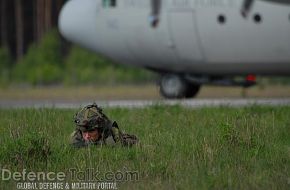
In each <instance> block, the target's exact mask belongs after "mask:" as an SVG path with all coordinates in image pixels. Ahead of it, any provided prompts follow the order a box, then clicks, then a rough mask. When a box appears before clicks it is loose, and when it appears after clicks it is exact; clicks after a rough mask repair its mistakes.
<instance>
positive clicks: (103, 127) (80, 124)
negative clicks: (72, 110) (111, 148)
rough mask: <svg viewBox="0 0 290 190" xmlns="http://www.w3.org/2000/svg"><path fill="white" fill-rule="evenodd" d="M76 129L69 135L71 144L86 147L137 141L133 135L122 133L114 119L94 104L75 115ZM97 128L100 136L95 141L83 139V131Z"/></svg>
mask: <svg viewBox="0 0 290 190" xmlns="http://www.w3.org/2000/svg"><path fill="white" fill-rule="evenodd" d="M75 123H76V130H75V131H74V132H73V133H72V135H71V144H72V146H74V147H76V148H79V147H86V146H88V145H118V144H119V145H123V146H131V145H133V144H136V143H138V139H137V137H136V136H135V135H129V134H124V133H122V132H121V130H120V129H119V127H118V124H117V123H116V122H115V121H114V122H112V121H110V120H109V119H108V117H107V116H106V115H105V114H103V112H102V109H101V108H99V107H98V106H97V105H96V104H93V105H88V106H86V107H84V108H83V109H82V110H81V111H79V112H78V113H77V114H76V115H75ZM96 129H97V130H98V131H99V132H100V133H101V137H100V138H99V139H97V140H96V141H94V142H92V141H85V140H84V139H83V136H82V132H83V131H90V130H96Z"/></svg>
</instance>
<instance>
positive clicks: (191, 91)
mask: <svg viewBox="0 0 290 190" xmlns="http://www.w3.org/2000/svg"><path fill="white" fill-rule="evenodd" d="M199 89H200V85H198V84H188V88H187V92H186V94H185V97H186V98H192V97H194V96H196V94H197V93H198V92H199Z"/></svg>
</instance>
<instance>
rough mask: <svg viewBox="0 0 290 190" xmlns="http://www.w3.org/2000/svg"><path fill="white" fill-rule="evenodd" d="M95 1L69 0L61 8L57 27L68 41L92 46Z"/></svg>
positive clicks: (94, 32)
mask: <svg viewBox="0 0 290 190" xmlns="http://www.w3.org/2000/svg"><path fill="white" fill-rule="evenodd" d="M96 2H97V1H95V0H69V1H68V2H67V3H66V4H65V5H64V6H63V7H62V9H61V12H60V15H59V22H58V28H59V31H60V33H61V35H62V36H63V37H64V38H66V39H67V40H69V41H72V42H74V43H77V44H79V45H82V46H84V47H87V48H94V36H95V35H96V16H97V15H96V14H97V3H96Z"/></svg>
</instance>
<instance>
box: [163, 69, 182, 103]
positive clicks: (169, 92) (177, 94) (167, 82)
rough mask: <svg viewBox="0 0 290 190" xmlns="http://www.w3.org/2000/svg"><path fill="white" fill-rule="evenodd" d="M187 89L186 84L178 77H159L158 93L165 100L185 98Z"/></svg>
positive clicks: (170, 75) (169, 75)
mask: <svg viewBox="0 0 290 190" xmlns="http://www.w3.org/2000/svg"><path fill="white" fill-rule="evenodd" d="M187 89H188V85H187V82H186V81H185V80H184V79H183V78H182V77H180V76H179V75H174V74H167V75H164V76H162V77H161V80H160V93H161V94H162V95H163V96H164V97H165V98H185V97H186V95H187Z"/></svg>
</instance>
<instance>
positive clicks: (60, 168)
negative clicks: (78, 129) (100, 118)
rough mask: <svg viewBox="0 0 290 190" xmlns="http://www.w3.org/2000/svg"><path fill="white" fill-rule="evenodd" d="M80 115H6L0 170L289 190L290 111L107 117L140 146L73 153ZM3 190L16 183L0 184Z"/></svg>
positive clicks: (162, 111)
mask: <svg viewBox="0 0 290 190" xmlns="http://www.w3.org/2000/svg"><path fill="white" fill-rule="evenodd" d="M76 111H77V110H70V109H67V110H66V109H37V110H36V109H19V110H13V109H11V110H0V116H1V117H0V126H1V127H0V143H1V149H0V166H1V169H3V168H4V169H9V170H11V171H19V172H21V171H22V170H23V169H26V170H27V171H35V172H37V171H44V172H66V173H68V171H69V169H70V168H78V169H79V170H80V171H85V170H86V169H87V168H98V171H99V172H100V174H104V173H105V172H108V171H112V172H113V173H116V172H119V171H137V172H138V176H139V178H138V180H129V181H127V182H126V181H118V182H117V186H118V189H289V188H290V117H289V116H290V107H259V106H251V107H245V108H228V107H219V108H202V109H189V108H183V107H180V106H152V107H148V108H144V109H123V108H110V109H105V110H104V111H105V113H106V114H107V115H108V116H109V117H110V118H113V119H114V120H116V121H118V123H119V126H120V127H121V128H122V129H123V130H125V131H126V132H128V133H132V134H136V135H137V136H138V137H139V138H140V141H141V144H140V145H139V146H136V147H133V148H124V147H90V148H88V149H73V148H71V147H70V146H69V135H70V133H71V132H72V131H73V129H74V125H73V115H74V113H75V112H76ZM66 181H70V182H71V181H73V179H71V178H66ZM0 189H3V190H5V189H16V182H15V181H13V180H8V181H3V180H1V181H0Z"/></svg>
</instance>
